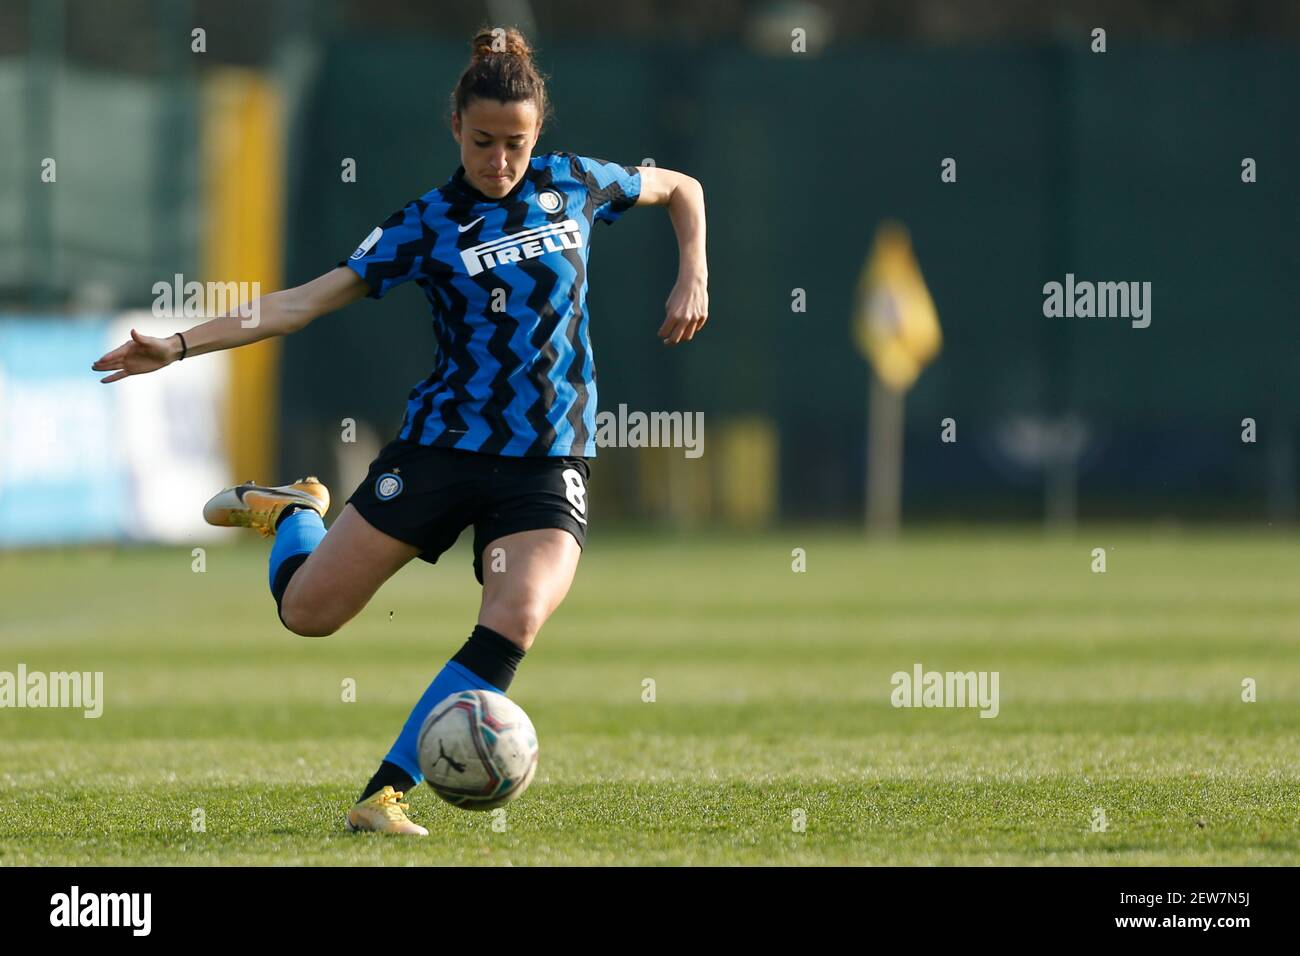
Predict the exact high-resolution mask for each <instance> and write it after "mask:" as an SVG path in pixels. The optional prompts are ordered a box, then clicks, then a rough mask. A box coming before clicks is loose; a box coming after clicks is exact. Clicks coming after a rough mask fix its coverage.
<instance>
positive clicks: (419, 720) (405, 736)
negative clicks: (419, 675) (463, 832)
mask: <svg viewBox="0 0 1300 956" xmlns="http://www.w3.org/2000/svg"><path fill="white" fill-rule="evenodd" d="M462 690H493V691H496V692H497V693H498V694H499V693H501V691H500V690H499V689H498V688H496V687H493V686H492V685H491V684H489V683H488V682H487V681H485V680H484V679H483V678H481V677H479V676H478V675H477V674H475V673H474V672H473V671H472V670H470V669H469V668H468V667H465V666H463V665H461V664H457V663H456V662H455V661H454V660H452V661H448V662H447V663H446V665H445V666H444V667H443V669H442V670H441V671H439V672H438V676H437V677H435V678H434V679H433V683H432V684H430V685H429V687H428V689H427V690H426V691H425V692H424V695H423V696H422V697H421V698H420V702H419V703H418V704H416V705H415V708H414V709H413V710H412V711H411V716H409V717H407V718H406V723H405V724H404V725H403V726H402V732H401V733H400V734H398V735H397V740H396V742H394V744H393V747H392V749H391V750H389V751H388V756H387V757H385V758H384V759H385V760H386V761H388V762H389V763H391V764H396V765H397V766H399V767H401V768H402V769H403V770H405V771H406V772H407V773H408V774H410V775H411V779H412V780H414V781H415V782H416V783H419V782H420V781H422V780H423V779H424V774H422V773H421V772H420V754H419V751H418V748H417V746H416V743H417V741H418V738H419V736H420V728H421V727H423V726H424V718H426V717H428V716H429V711H431V710H433V708H434V707H436V706H437V705H438V704H439V703H441V702H442V699H443V698H444V697H448V696H450V695H451V694H454V693H456V692H457V691H462Z"/></svg>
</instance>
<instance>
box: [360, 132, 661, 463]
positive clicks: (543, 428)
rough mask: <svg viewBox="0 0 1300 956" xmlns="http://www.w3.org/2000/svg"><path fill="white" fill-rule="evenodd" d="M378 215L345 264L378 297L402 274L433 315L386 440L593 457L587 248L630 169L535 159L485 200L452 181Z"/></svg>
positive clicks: (623, 192) (624, 200)
mask: <svg viewBox="0 0 1300 956" xmlns="http://www.w3.org/2000/svg"><path fill="white" fill-rule="evenodd" d="M464 174H465V169H464V167H463V166H462V167H460V168H458V169H457V170H456V173H455V174H454V175H453V176H452V178H451V179H450V180H448V182H447V183H446V184H445V185H443V186H439V187H437V188H436V189H433V190H430V191H429V192H427V193H425V194H424V195H423V196H421V197H420V198H419V199H416V200H414V201H413V202H411V203H409V204H408V205H407V206H406V207H405V208H404V209H402V210H400V211H399V212H395V213H393V215H391V216H389V217H388V219H386V220H384V222H383V223H381V224H380V225H379V226H378V227H377V228H376V229H375V230H374V231H373V232H371V233H370V235H369V236H367V237H366V240H365V242H363V243H362V244H361V246H360V247H359V248H358V249H357V251H356V252H354V253H352V256H351V258H350V259H348V260H347V261H346V262H345V263H340V265H346V266H348V267H349V268H351V269H352V270H354V271H355V272H356V273H357V275H359V276H361V278H362V279H364V280H365V282H366V284H367V285H369V286H370V296H371V297H372V298H376V299H377V298H381V297H383V295H384V294H385V293H387V292H388V291H389V290H390V289H392V288H393V287H394V286H397V285H400V284H401V283H403V282H406V281H407V280H408V279H413V280H415V282H416V283H417V284H418V285H419V286H420V287H421V288H422V289H424V294H425V297H426V298H427V299H428V300H429V305H430V307H431V308H432V309H433V325H434V332H435V334H436V336H437V340H438V359H437V364H436V365H435V366H434V369H433V372H432V373H431V374H430V375H429V377H428V378H426V379H425V380H424V381H423V382H420V383H419V384H418V385H416V386H415V388H413V389H411V394H410V398H409V401H408V402H407V406H406V418H405V420H404V421H403V422H402V429H401V431H400V432H399V436H400V437H402V438H406V439H410V440H412V441H417V442H419V443H420V444H423V445H434V446H438V447H443V448H459V449H461V450H464V451H478V452H484V453H487V454H495V455H512V456H523V455H529V456H532V455H537V456H546V455H578V456H583V457H588V458H591V457H595V454H596V442H595V432H596V369H595V364H594V361H593V356H592V351H591V341H590V338H589V335H588V316H587V248H588V244H589V242H590V238H591V229H592V226H593V225H594V224H595V222H596V220H598V219H599V220H603V221H604V222H614V221H615V220H616V219H618V218H619V217H620V216H621V215H622V214H623V213H624V212H625V211H627V210H628V209H629V208H631V207H632V206H633V205H634V204H635V203H636V201H637V198H638V197H639V196H640V195H641V174H640V173H639V172H637V170H636V167H634V166H619V165H617V164H615V163H607V162H603V161H601V160H599V159H590V158H588V157H585V156H575V155H573V154H571V153H562V152H554V153H548V154H546V155H544V156H534V157H533V158H532V161H531V162H530V163H529V166H528V170H527V171H526V172H525V173H524V175H523V177H522V178H521V179H520V181H519V182H518V183H517V184H516V185H515V188H514V189H512V190H511V191H510V193H509V194H508V195H506V196H504V197H503V198H501V199H491V198H489V197H487V196H485V195H483V194H482V193H480V192H479V191H478V190H476V189H475V188H474V187H473V186H471V185H470V184H469V183H468V182H466V180H465V178H464Z"/></svg>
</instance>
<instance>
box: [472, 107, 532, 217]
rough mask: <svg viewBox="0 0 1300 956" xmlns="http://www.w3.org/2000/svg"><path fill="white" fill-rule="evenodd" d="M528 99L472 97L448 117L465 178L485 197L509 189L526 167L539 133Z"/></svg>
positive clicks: (498, 195)
mask: <svg viewBox="0 0 1300 956" xmlns="http://www.w3.org/2000/svg"><path fill="white" fill-rule="evenodd" d="M537 120H538V117H537V107H536V105H534V104H533V103H532V102H531V101H523V102H518V103H502V102H499V101H498V100H484V99H472V100H470V101H469V104H468V105H467V106H466V107H465V112H464V113H463V114H460V113H457V114H455V115H453V116H452V118H451V129H452V135H454V136H455V137H456V142H458V143H460V164H461V165H462V166H464V167H465V179H466V181H467V182H468V183H469V184H470V185H471V186H473V187H474V188H475V189H477V190H478V191H479V192H481V193H483V194H484V195H485V196H492V197H493V198H500V197H501V196H504V195H505V194H506V193H508V192H510V190H512V189H513V188H514V187H515V183H517V182H519V178H520V177H521V176H523V174H524V170H526V169H527V168H528V161H529V160H530V159H532V156H533V147H534V146H536V145H537V137H538V135H539V134H540V133H541V129H540V127H539V126H538V122H537Z"/></svg>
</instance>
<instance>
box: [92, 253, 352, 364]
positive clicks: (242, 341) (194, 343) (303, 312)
mask: <svg viewBox="0 0 1300 956" xmlns="http://www.w3.org/2000/svg"><path fill="white" fill-rule="evenodd" d="M366 292H367V287H366V284H365V282H364V281H362V279H361V277H360V276H358V275H357V274H356V273H355V272H353V271H352V270H351V269H347V268H344V267H343V266H340V267H339V268H337V269H332V270H331V271H329V272H327V273H325V274H324V275H322V276H320V277H318V278H316V279H313V280H312V281H311V282H307V283H304V284H303V285H300V286H296V287H295V288H292V289H284V290H283V291H281V292H272V293H271V294H270V295H264V296H262V297H261V298H260V299H257V300H256V301H255V302H254V303H253V309H252V310H251V312H252V315H253V316H255V317H256V322H255V323H254V324H251V325H249V326H247V327H246V326H245V323H248V322H250V318H249V312H248V311H245V312H244V314H242V315H240V314H238V313H236V314H232V315H223V316H219V317H218V318H215V319H211V320H209V321H207V322H204V323H202V324H200V325H196V326H194V327H193V328H191V329H186V330H185V331H184V333H183V334H184V336H185V357H186V358H189V357H191V356H194V355H202V354H203V353H204V352H219V351H221V350H222V349H233V348H238V347H239V346H241V345H248V344H249V343H250V342H260V341H261V340H262V339H269V338H271V337H273V336H276V335H288V334H289V333H290V332H297V331H298V330H299V329H301V328H305V327H306V326H307V325H308V323H310V322H311V321H312V320H313V319H317V318H320V317H321V316H322V315H326V314H328V313H330V312H334V311H335V310H337V309H341V308H343V306H345V305H347V304H348V303H350V302H355V301H356V300H357V299H359V298H361V297H362V296H363V295H365V294H366ZM180 357H181V340H180V338H179V337H178V336H175V335H172V336H169V337H167V338H163V339H160V338H154V337H153V336H152V335H141V334H140V333H139V332H137V331H136V330H135V329H132V330H131V338H130V340H129V341H127V342H124V343H123V344H121V345H119V346H118V347H117V348H115V349H113V351H111V352H109V353H108V354H107V355H105V356H103V357H102V358H100V359H99V360H98V361H97V362H95V363H94V364H93V365H91V366H90V367H91V369H93V370H94V371H96V372H112V373H113V374H112V375H109V376H106V377H105V378H102V379H100V381H101V382H104V383H108V382H116V381H117V380H118V379H123V378H126V377H127V376H128V375H143V374H144V373H146V372H155V371H157V370H158V369H160V368H163V367H164V366H167V365H170V364H171V363H172V362H175V361H176V360H177V359H179V358H180Z"/></svg>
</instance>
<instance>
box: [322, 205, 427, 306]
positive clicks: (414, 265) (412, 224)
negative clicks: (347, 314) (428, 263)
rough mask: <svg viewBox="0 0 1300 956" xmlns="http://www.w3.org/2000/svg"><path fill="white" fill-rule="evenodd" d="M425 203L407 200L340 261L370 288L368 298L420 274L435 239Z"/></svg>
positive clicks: (379, 294) (379, 295) (376, 296)
mask: <svg viewBox="0 0 1300 956" xmlns="http://www.w3.org/2000/svg"><path fill="white" fill-rule="evenodd" d="M425 205H426V204H425V203H424V202H422V201H421V200H418V199H416V200H413V201H412V202H409V203H407V204H406V206H405V207H403V208H402V209H399V210H398V211H397V212H395V213H393V214H392V215H391V216H389V217H388V218H387V219H385V220H384V221H383V222H381V223H380V224H379V225H378V226H376V227H375V228H374V229H372V230H371V231H370V235H368V236H366V238H365V240H364V241H363V242H362V243H361V245H359V246H357V249H356V251H355V252H354V253H352V255H350V256H349V257H348V258H347V259H345V260H343V261H342V262H340V263H339V265H341V266H347V267H348V268H349V269H351V270H352V271H353V272H355V273H356V274H357V275H359V276H360V277H361V278H362V280H363V281H364V282H365V283H366V285H367V286H369V287H370V292H369V293H368V295H369V296H370V298H372V299H382V298H383V297H384V295H385V294H387V292H388V291H389V290H390V289H392V288H393V287H395V286H399V285H401V284H402V283H403V282H406V281H407V280H408V279H413V278H415V277H416V276H417V275H419V274H420V269H421V267H422V266H423V265H424V261H425V259H426V258H427V256H428V255H429V252H430V250H432V248H433V245H434V243H435V242H436V241H437V235H436V233H435V232H434V231H433V230H432V229H430V228H429V227H428V226H427V225H426V224H425V222H424V219H423V213H424V208H425Z"/></svg>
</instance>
